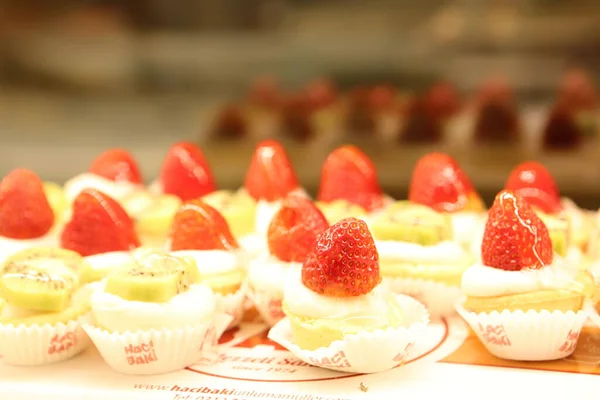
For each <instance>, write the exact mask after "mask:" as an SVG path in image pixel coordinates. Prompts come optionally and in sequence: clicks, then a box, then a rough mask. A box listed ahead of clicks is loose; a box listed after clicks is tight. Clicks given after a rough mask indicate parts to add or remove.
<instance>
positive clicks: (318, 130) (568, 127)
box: [208, 69, 600, 149]
mask: <svg viewBox="0 0 600 400" xmlns="http://www.w3.org/2000/svg"><path fill="white" fill-rule="evenodd" d="M551 100H552V103H551V105H550V107H549V108H548V110H547V112H546V114H545V116H544V122H543V123H542V124H541V126H540V128H539V129H541V133H542V134H541V135H540V137H541V145H542V147H543V148H546V149H572V148H577V147H579V146H581V145H582V144H584V143H585V142H586V140H587V138H589V137H593V136H594V135H596V134H597V133H598V126H599V125H598V122H599V121H600V118H599V115H600V113H599V107H598V98H597V93H596V91H595V88H594V85H593V83H592V81H591V79H590V77H589V76H588V74H586V73H585V72H584V71H583V70H579V69H576V70H575V69H574V70H569V71H568V72H566V73H565V75H564V76H563V77H562V79H561V80H560V81H559V84H558V85H557V88H556V90H555V95H554V96H553V98H552V99H551ZM522 111H523V107H522V105H521V104H518V102H517V100H516V99H515V95H514V93H513V88H512V87H511V86H510V84H509V83H507V82H506V81H505V80H503V79H500V78H492V79H489V80H487V81H485V82H483V83H482V84H481V85H480V87H479V88H478V90H477V91H476V92H475V93H473V94H472V95H470V96H464V95H462V94H461V93H459V91H458V90H457V88H456V86H455V85H453V84H452V83H450V82H446V81H440V82H437V83H435V84H433V85H432V86H430V87H429V88H428V89H427V90H425V91H423V92H417V93H410V92H407V91H403V90H400V89H399V88H397V87H395V86H393V85H389V84H378V85H370V86H367V85H365V86H357V87H354V88H352V89H350V90H349V91H345V92H342V91H340V90H339V89H338V88H337V87H336V85H335V84H334V82H332V81H331V80H328V79H317V80H314V81H312V82H310V83H308V84H307V85H306V86H305V87H304V88H302V89H301V90H298V91H294V92H287V91H285V90H283V89H282V88H281V86H280V85H278V83H277V81H276V79H274V78H273V77H261V78H258V79H256V81H255V82H254V83H253V85H252V86H251V87H250V89H249V90H248V92H247V93H246V95H245V96H243V97H242V98H241V99H237V100H234V101H231V102H229V103H228V104H224V105H222V106H221V107H220V108H219V109H218V110H217V112H216V113H215V114H214V115H213V118H212V120H211V121H209V124H208V125H209V131H210V132H209V133H210V136H211V138H214V139H217V140H231V139H244V138H248V137H257V138H264V137H286V136H287V137H290V138H293V139H296V140H298V141H301V142H302V141H308V140H311V139H314V138H317V137H319V136H322V135H329V134H337V135H341V136H343V137H344V138H345V139H349V138H352V137H363V138H367V139H370V138H372V137H375V138H378V139H383V140H388V141H396V142H399V143H405V144H414V143H437V142H441V141H445V140H453V138H454V139H456V140H459V141H464V140H465V139H464V138H465V137H467V138H468V140H469V141H473V142H474V143H476V144H502V143H508V144H518V143H519V142H521V141H522V140H523V135H524V134H525V133H524V130H525V128H524V123H523V112H522ZM465 132H466V133H467V136H465Z"/></svg>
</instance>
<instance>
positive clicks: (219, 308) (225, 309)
mask: <svg viewBox="0 0 600 400" xmlns="http://www.w3.org/2000/svg"><path fill="white" fill-rule="evenodd" d="M247 289H248V285H247V284H246V283H244V284H243V285H242V286H241V287H240V289H239V290H238V291H237V292H235V293H230V294H225V295H224V294H220V293H215V301H216V312H217V313H223V314H228V315H230V316H231V322H230V323H229V326H228V327H227V329H231V328H233V327H236V326H238V325H239V324H240V322H242V319H243V318H244V312H245V311H246V308H245V301H246V294H247V292H248V290H247Z"/></svg>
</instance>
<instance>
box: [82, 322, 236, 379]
mask: <svg viewBox="0 0 600 400" xmlns="http://www.w3.org/2000/svg"><path fill="white" fill-rule="evenodd" d="M230 322H231V316H230V315H228V314H217V315H216V316H215V317H214V318H213V320H212V321H211V322H210V323H208V324H204V325H195V326H186V327H183V328H178V329H156V330H155V329H152V330H149V331H137V332H124V333H119V332H108V331H106V330H104V329H102V328H99V327H96V326H94V325H91V324H85V325H83V329H85V331H86V332H87V334H88V335H89V337H90V339H91V340H92V342H94V345H95V346H96V347H97V348H98V351H99V352H100V355H101V356H102V358H103V359H104V361H105V362H106V363H107V364H108V365H109V366H110V367H111V368H112V369H114V370H115V371H117V372H120V373H123V374H129V375H152V374H164V373H168V372H173V371H178V370H181V369H183V368H186V367H188V366H190V365H192V364H196V363H198V362H202V361H207V360H210V359H212V358H213V357H216V355H217V351H216V348H217V346H216V345H217V341H218V339H219V338H220V337H221V335H222V334H223V332H225V330H226V329H227V326H228V325H229V323H230Z"/></svg>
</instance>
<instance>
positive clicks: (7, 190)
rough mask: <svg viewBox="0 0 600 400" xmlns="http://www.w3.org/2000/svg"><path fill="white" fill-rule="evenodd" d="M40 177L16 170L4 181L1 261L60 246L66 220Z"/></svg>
mask: <svg viewBox="0 0 600 400" xmlns="http://www.w3.org/2000/svg"><path fill="white" fill-rule="evenodd" d="M46 193H47V192H46V190H45V187H44V184H43V183H42V181H41V180H40V178H38V176H37V175H36V174H35V173H33V172H31V171H29V170H26V169H15V170H13V171H12V172H10V173H9V174H8V175H6V176H5V177H4V179H2V182H0V261H2V259H4V258H5V257H7V256H9V255H11V254H12V253H16V252H18V251H20V250H23V249H26V248H29V247H38V246H57V245H58V233H59V232H60V229H61V227H62V226H61V225H62V221H61V219H60V217H59V216H57V214H56V213H57V212H59V211H58V210H57V211H56V212H55V210H54V209H53V207H52V204H51V203H50V201H49V200H50V198H49V197H48V196H47V194H46Z"/></svg>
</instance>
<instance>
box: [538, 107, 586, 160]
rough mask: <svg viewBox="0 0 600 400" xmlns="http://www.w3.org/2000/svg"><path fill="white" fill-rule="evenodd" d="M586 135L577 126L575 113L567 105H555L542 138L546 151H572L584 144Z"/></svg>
mask: <svg viewBox="0 0 600 400" xmlns="http://www.w3.org/2000/svg"><path fill="white" fill-rule="evenodd" d="M583 139H584V134H583V132H582V130H581V129H580V127H579V125H578V124H577V119H576V117H575V113H574V111H573V109H572V108H571V107H569V106H568V105H567V104H565V103H560V102H559V103H557V104H555V105H554V106H553V107H552V109H551V110H550V113H549V114H548V121H547V122H546V126H545V128H544V132H543V136H542V146H543V148H544V149H546V150H570V149H573V148H576V147H578V146H579V145H581V144H582V142H583Z"/></svg>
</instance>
